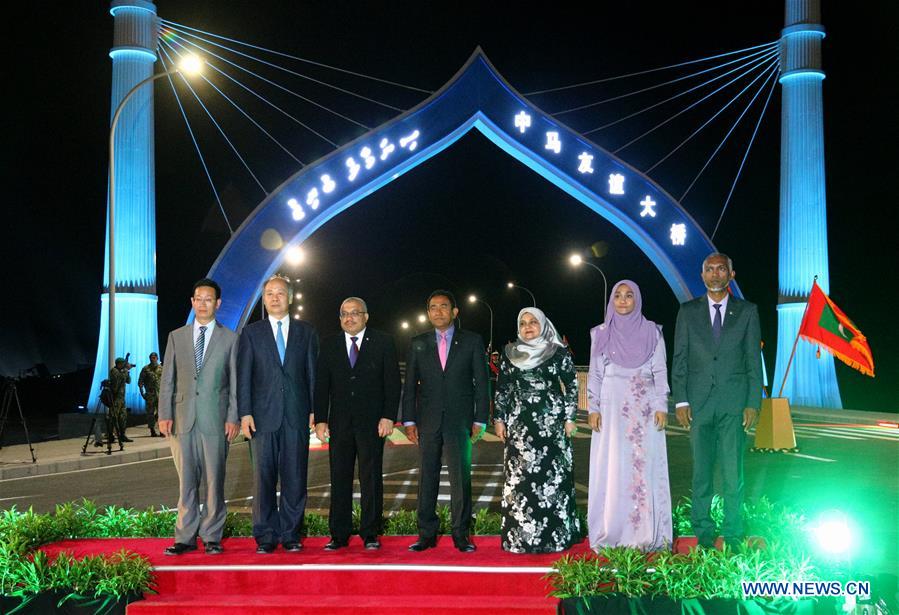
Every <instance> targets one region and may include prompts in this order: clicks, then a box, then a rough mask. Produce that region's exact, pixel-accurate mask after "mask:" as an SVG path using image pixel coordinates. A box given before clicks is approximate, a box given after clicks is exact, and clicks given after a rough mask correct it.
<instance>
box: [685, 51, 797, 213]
mask: <svg viewBox="0 0 899 615" xmlns="http://www.w3.org/2000/svg"><path fill="white" fill-rule="evenodd" d="M776 68H780V64H778V65H777V67H776ZM776 77H777V70H774V71H773V72H772V74H771V75H770V76H769V77H768V79H776ZM765 85H767V80H766V81H765V82H764V83H762V85H761V86H760V87H759V89H758V90H757V91H756V93H755V95H754V96H753V97H752V100H750V101H749V104H747V105H746V108H745V109H743V112H742V113H741V114H740V117H738V118H737V119H736V121H734V123H733V125H732V126H731V127H730V130H728V131H727V134H726V135H724V138H723V139H721V142H720V143H719V144H718V147H716V148H715V151H713V152H712V154H711V155H710V156H709V158H708V160H706V161H705V164H704V165H702V168H701V169H699V173H697V174H696V177H694V178H693V181H691V182H690V185H689V186H687V189H686V190H684V193H683V194H682V195H681V196H680V198H679V199H678V202H680V203H683V201H684V199H685V198H686V196H687V194H689V193H690V190H692V189H693V186H694V185H695V184H696V182H697V181H698V180H699V178H700V176H702V174H703V173H704V172H705V170H706V168H707V167H708V166H709V165H710V164H711V162H712V160H714V159H715V156H717V155H718V152H719V151H721V148H722V147H724V144H725V143H726V142H727V140H728V139H729V138H730V135H731V134H732V133H733V132H734V130H736V128H737V126H738V125H739V124H740V122H742V121H743V118H744V117H745V116H746V114H747V113H748V112H749V109H750V107H752V105H753V104H755V101H756V100H757V99H758V97H759V94H761V93H762V92H763V91H764V89H765Z"/></svg>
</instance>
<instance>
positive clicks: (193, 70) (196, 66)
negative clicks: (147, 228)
mask: <svg viewBox="0 0 899 615" xmlns="http://www.w3.org/2000/svg"><path fill="white" fill-rule="evenodd" d="M202 67H203V61H202V60H200V59H199V58H198V57H196V56H193V55H191V56H187V57H185V58H184V60H182V61H181V63H180V65H179V66H178V67H176V68H172V69H170V70H167V71H165V72H162V73H157V74H155V75H151V76H149V77H147V78H146V79H144V80H143V81H139V82H138V83H137V84H136V85H135V86H134V87H133V88H131V89H130V90H129V91H128V93H127V94H125V96H124V97H123V98H122V100H121V102H119V105H118V107H116V110H115V113H114V114H113V115H112V123H111V124H110V125H109V246H108V249H109V281H108V286H109V366H110V369H111V368H112V366H113V365H115V354H116V353H115V131H116V126H118V124H119V118H120V117H121V115H122V110H123V109H124V108H125V105H126V104H128V101H129V100H131V98H132V97H133V96H134V94H135V93H137V91H138V90H140V89H141V88H142V87H143V86H145V85H147V84H148V83H152V82H153V81H156V80H157V79H161V78H162V77H167V76H170V75H174V74H175V73H184V74H188V75H195V74H197V73H199V72H200V70H202Z"/></svg>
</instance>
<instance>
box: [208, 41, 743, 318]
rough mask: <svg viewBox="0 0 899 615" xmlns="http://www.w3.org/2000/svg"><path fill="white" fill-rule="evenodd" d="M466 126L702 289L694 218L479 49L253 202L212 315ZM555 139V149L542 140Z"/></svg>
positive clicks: (235, 311)
mask: <svg viewBox="0 0 899 615" xmlns="http://www.w3.org/2000/svg"><path fill="white" fill-rule="evenodd" d="M473 128H474V129H477V130H478V131H480V132H481V133H483V134H484V136H486V137H487V138H488V139H490V140H491V141H492V142H493V143H495V144H496V145H498V146H499V147H500V148H501V149H502V150H503V151H505V152H506V153H508V154H510V155H511V156H512V157H514V158H516V159H517V160H519V161H521V162H523V163H524V164H526V165H527V166H528V167H530V168H531V169H533V170H534V171H536V172H537V173H538V174H540V175H541V176H543V177H544V178H546V179H548V180H549V181H551V182H552V183H554V184H555V185H557V186H558V187H559V188H561V189H562V190H564V191H565V192H567V193H568V194H570V195H571V196H573V197H574V198H576V199H578V200H579V201H581V202H582V203H584V204H585V205H587V206H588V207H589V208H591V209H592V210H593V211H595V212H596V213H598V214H600V215H601V216H603V217H604V218H606V219H607V220H609V221H610V222H611V223H612V224H614V225H615V226H616V227H618V228H619V229H620V230H621V231H622V232H623V233H624V234H625V235H627V236H628V237H629V238H630V239H631V241H633V242H634V243H635V244H637V245H638V246H639V247H640V249H641V250H643V252H644V253H645V254H646V255H647V256H648V257H649V259H650V260H651V261H652V263H653V264H654V265H655V266H656V267H657V268H658V269H659V271H660V272H661V274H662V276H663V277H664V278H665V280H666V281H667V282H668V284H669V285H670V287H671V290H672V291H674V294H675V296H676V297H677V298H678V300H679V301H686V300H688V299H690V298H692V297H694V296H697V295H699V294H702V293H704V292H705V288H704V287H703V285H702V281H701V279H700V276H699V271H700V268H701V264H702V260H703V259H704V258H705V257H706V256H707V255H708V254H709V253H710V252H713V251H714V246H713V245H712V243H711V241H710V240H709V238H708V237H707V236H706V234H705V233H704V232H703V230H702V229H701V228H700V227H699V225H698V224H696V222H695V221H694V220H693V218H692V217H691V216H690V215H689V214H688V213H687V212H686V211H684V209H683V208H682V207H681V206H680V204H679V203H678V202H677V201H676V200H675V199H674V198H672V197H671V196H670V195H669V194H668V193H667V192H665V191H664V190H663V189H662V188H661V187H660V186H658V185H657V184H656V183H655V182H653V181H652V180H651V179H650V178H648V177H647V176H645V175H643V174H642V173H640V172H639V171H637V170H636V169H634V168H632V167H631V166H630V165H628V164H627V163H625V162H624V161H622V160H620V159H619V158H616V157H615V156H613V155H612V154H610V153H609V152H607V151H605V150H604V149H602V148H601V147H599V146H597V145H596V144H594V143H592V142H590V141H589V140H588V139H587V138H585V137H583V136H582V135H580V134H578V133H576V132H575V131H573V130H571V129H570V128H568V127H567V126H565V125H564V124H562V123H560V122H558V121H557V120H555V119H553V118H552V117H551V116H549V115H548V114H546V113H543V112H542V111H541V110H540V109H538V108H537V107H536V106H535V105H533V104H532V103H531V102H529V101H528V100H527V99H526V98H525V97H524V96H522V95H521V94H519V93H518V92H517V91H515V89H514V88H512V86H510V85H509V84H508V83H507V82H506V80H505V79H504V78H503V77H502V76H501V75H500V74H499V73H498V72H497V71H496V70H495V69H494V68H493V65H492V64H491V63H490V61H489V60H488V59H487V57H486V56H485V55H484V54H483V52H482V51H481V50H480V48H479V49H477V50H475V52H474V54H472V56H471V58H469V60H468V62H466V64H465V66H463V67H462V68H461V69H460V70H459V72H458V73H456V75H455V76H454V77H453V79H451V80H450V81H449V82H448V83H447V84H446V85H444V86H443V87H442V88H441V89H440V90H439V91H437V92H436V93H435V94H433V95H432V96H431V97H430V98H428V99H427V100H425V101H424V102H422V103H421V104H419V105H418V106H416V107H415V108H414V109H411V110H409V111H407V112H406V113H404V114H402V115H400V116H398V117H396V118H394V119H393V120H391V121H389V122H386V123H385V124H383V125H382V126H380V127H378V128H376V129H374V130H372V131H371V132H369V133H367V134H365V135H363V136H361V137H359V138H358V139H356V140H354V141H353V142H351V143H348V144H346V145H344V146H343V147H341V148H340V149H338V150H336V151H334V152H332V153H331V154H329V155H327V156H325V157H324V158H321V159H320V160H318V161H316V162H315V163H314V164H310V165H309V166H307V167H305V168H304V169H303V170H302V171H300V172H299V173H297V174H296V175H294V176H293V177H291V178H290V179H288V180H287V181H285V182H284V183H283V184H281V186H280V187H279V188H278V189H277V190H275V191H274V192H272V193H271V194H270V195H269V196H268V197H267V198H266V199H265V200H264V201H263V202H262V203H261V204H260V205H259V206H258V207H257V208H256V210H255V211H254V212H253V213H252V214H251V215H250V216H249V217H248V218H247V219H246V220H245V221H244V223H243V224H242V225H241V227H240V228H239V229H238V230H237V232H236V233H235V234H234V235H233V236H232V238H231V240H230V241H229V242H228V244H227V245H226V246H225V248H224V249H223V250H222V252H221V254H220V255H219V257H218V259H217V260H216V262H215V263H214V264H213V266H212V269H211V270H210V272H209V275H210V277H212V278H213V279H215V280H216V281H217V282H218V283H219V284H220V285H221V287H222V292H223V295H224V297H225V301H224V302H223V305H222V309H221V310H220V311H219V312H218V318H219V319H220V321H221V322H222V323H223V324H225V325H227V326H229V327H232V328H238V327H240V326H241V325H242V324H243V323H244V322H245V321H246V319H247V317H248V316H249V313H250V311H251V310H252V308H253V306H254V305H255V303H256V300H257V298H258V297H259V293H260V291H261V287H262V283H263V281H264V280H266V279H267V278H268V277H269V276H270V275H271V274H273V273H274V272H275V271H276V270H277V269H278V267H279V266H280V264H281V262H282V261H283V259H284V257H285V254H286V252H287V249H288V248H290V247H292V246H295V245H299V244H301V243H302V242H303V241H305V240H306V239H307V238H308V237H309V236H310V235H312V234H313V233H314V232H315V231H316V230H318V229H319V228H320V227H321V226H322V225H323V224H325V223H326V222H327V221H328V220H330V219H331V218H333V217H334V216H336V215H337V214H339V213H340V212H342V211H343V210H345V209H347V208H348V207H350V206H352V205H353V204H355V203H356V202H358V201H359V200H361V199H363V198H364V197H366V196H368V195H369V194H371V193H372V192H374V191H376V190H378V189H379V188H381V187H382V186H384V185H385V184H387V183H388V182H390V181H392V180H394V179H396V178H397V177H399V176H400V175H402V174H403V173H405V172H407V171H409V170H410V169H412V168H414V167H416V166H418V165H419V164H421V163H422V162H424V161H426V160H427V159H428V158H430V157H431V156H434V155H436V154H438V153H439V152H441V151H443V150H444V149H446V148H447V147H449V146H450V145H452V144H453V143H455V142H456V141H457V140H458V139H459V138H461V137H462V136H463V135H465V134H466V133H467V132H468V131H469V130H471V129H473ZM547 133H556V138H555V139H553V140H552V141H551V140H550V139H552V137H551V136H549V135H548V134H547ZM556 141H557V142H558V145H559V148H560V151H558V152H556V151H555V150H554V149H549V147H548V146H551V145H552V144H553V143H555V142H556ZM391 148H392V149H391ZM586 157H592V158H590V159H589V161H588V162H589V166H590V168H592V173H591V172H587V171H586V166H585V161H587V158H586ZM613 175H618V176H620V178H623V190H621V192H623V194H614V193H613V190H612V187H613V186H612V184H613V182H612V181H611V180H610V176H613ZM620 178H619V179H620ZM647 197H648V198H647ZM649 201H652V205H651V206H649V207H647V206H646V205H644V204H642V203H643V202H646V203H649ZM641 214H642V215H641ZM672 229H674V230H675V231H680V232H681V233H682V236H683V238H684V241H683V243H682V244H680V245H675V241H674V237H675V236H676V235H677V234H678V233H672ZM734 290H735V292H736V293H737V294H739V290H738V289H737V288H736V287H735V288H734Z"/></svg>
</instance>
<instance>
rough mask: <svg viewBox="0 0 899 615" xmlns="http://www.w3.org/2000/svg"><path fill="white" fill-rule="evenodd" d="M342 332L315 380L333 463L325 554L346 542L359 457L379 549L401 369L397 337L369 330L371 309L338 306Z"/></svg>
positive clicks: (352, 303) (355, 301)
mask: <svg viewBox="0 0 899 615" xmlns="http://www.w3.org/2000/svg"><path fill="white" fill-rule="evenodd" d="M339 316H340V328H341V329H343V333H341V334H339V335H335V336H332V337H329V338H326V339H325V340H323V341H322V345H321V351H320V353H319V356H318V363H317V366H316V380H315V395H314V398H313V399H314V404H313V405H314V409H315V435H316V436H317V437H318V439H319V440H320V441H322V442H327V443H328V457H329V460H330V465H331V509H330V514H329V516H328V525H329V528H330V531H331V541H330V542H328V544H327V545H325V550H326V551H336V550H338V549H340V548H343V547H346V546H347V545H348V544H349V539H350V533H351V532H352V524H353V519H352V512H353V511H352V509H353V469H354V467H355V465H356V458H357V457H358V459H359V486H360V488H361V494H362V519H361V523H360V527H359V536H361V537H362V541H363V543H364V544H365V548H366V549H367V550H377V549H379V548H380V547H381V543H380V541H379V540H378V535H379V534H380V533H381V521H382V516H383V510H384V481H383V477H382V465H383V458H384V438H386V437H387V436H388V435H390V434H391V433H392V432H393V424H394V422H395V421H396V417H397V411H398V409H399V403H400V371H399V366H398V365H397V359H396V347H395V345H394V342H393V338H392V337H391V336H390V335H387V334H386V333H382V332H380V331H377V330H375V329H370V328H368V307H367V306H366V304H365V301H363V300H362V299H360V298H359V297H350V298H348V299H345V300H344V301H343V303H341V304H340V313H339Z"/></svg>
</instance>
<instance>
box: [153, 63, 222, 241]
mask: <svg viewBox="0 0 899 615" xmlns="http://www.w3.org/2000/svg"><path fill="white" fill-rule="evenodd" d="M159 60H160V62H162V68H163V69H164V70H165V71H166V72H168V71H169V70H170V69H169V66H168V65H167V64H166V61H165V58H163V57H162V56H161V55H160V56H159ZM166 79H167V80H168V82H169V86H171V88H172V93H173V94H174V95H175V101H176V102H177V103H178V109H179V110H180V111H181V117H182V118H184V124H185V125H186V126H187V132H188V134H190V140H191V141H193V144H194V149H196V150H197V156H199V158H200V164H201V165H202V166H203V172H204V173H206V179H207V180H209V187H210V188H212V194H214V195H215V200H216V202H217V203H218V205H219V211H221V212H222V217H223V218H224V219H225V224H226V225H227V226H228V232H229V233H230V234H231V235H233V234H234V228H233V227H232V226H231V221H230V220H229V219H228V214H227V213H225V206H224V205H223V204H222V199H221V197H220V196H219V192H218V190H216V188H215V182H213V181H212V174H211V173H210V172H209V166H207V164H206V159H205V158H204V157H203V152H202V151H201V150H200V144H199V143H198V142H197V137H196V136H195V135H194V130H193V128H192V127H191V125H190V120H188V119H187V113H185V111H184V105H183V104H181V96H179V95H178V90H177V89H175V82H174V81H173V80H172V76H171V75H166Z"/></svg>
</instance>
